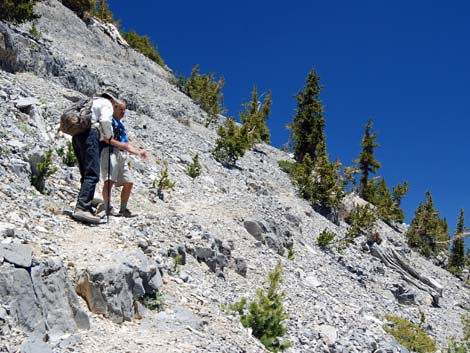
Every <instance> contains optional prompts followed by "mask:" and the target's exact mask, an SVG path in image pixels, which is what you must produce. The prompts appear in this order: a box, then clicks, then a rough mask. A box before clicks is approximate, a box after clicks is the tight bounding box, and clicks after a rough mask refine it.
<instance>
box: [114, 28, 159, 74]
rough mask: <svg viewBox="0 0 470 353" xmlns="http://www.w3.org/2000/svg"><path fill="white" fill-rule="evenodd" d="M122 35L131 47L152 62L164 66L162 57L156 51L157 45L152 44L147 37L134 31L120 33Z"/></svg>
mask: <svg viewBox="0 0 470 353" xmlns="http://www.w3.org/2000/svg"><path fill="white" fill-rule="evenodd" d="M122 36H123V37H124V39H125V40H126V42H127V43H128V44H129V45H130V46H131V47H132V48H134V49H135V50H137V51H139V52H141V53H142V54H144V55H145V56H146V57H147V58H149V59H150V60H152V61H153V62H156V63H157V64H158V65H160V66H162V67H164V66H165V63H164V62H163V59H162V57H161V56H160V53H159V52H158V48H157V46H156V45H154V44H152V42H151V41H150V38H149V37H147V36H141V35H138V34H137V33H136V32H135V31H130V32H128V33H122Z"/></svg>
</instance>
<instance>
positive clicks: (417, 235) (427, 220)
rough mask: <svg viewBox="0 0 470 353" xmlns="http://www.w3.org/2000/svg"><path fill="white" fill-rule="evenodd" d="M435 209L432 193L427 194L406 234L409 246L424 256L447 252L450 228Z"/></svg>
mask: <svg viewBox="0 0 470 353" xmlns="http://www.w3.org/2000/svg"><path fill="white" fill-rule="evenodd" d="M438 216H439V212H438V211H436V210H435V209H434V203H433V200H432V196H431V193H430V192H429V191H428V192H426V201H425V202H424V203H420V204H419V206H418V209H417V210H416V212H415V216H414V218H413V219H412V221H411V225H410V228H409V229H408V232H407V233H406V236H407V238H408V245H409V246H410V247H412V248H415V249H416V250H417V251H418V252H420V253H421V254H423V255H424V256H427V257H429V256H431V255H434V254H437V253H438V252H439V251H443V250H447V242H448V241H449V239H450V238H449V228H448V226H447V221H446V220H445V219H440V218H439V217H438Z"/></svg>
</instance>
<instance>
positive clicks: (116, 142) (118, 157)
mask: <svg viewBox="0 0 470 353" xmlns="http://www.w3.org/2000/svg"><path fill="white" fill-rule="evenodd" d="M125 111H126V103H125V102H121V103H120V104H119V105H118V107H117V109H115V111H114V115H113V138H112V139H111V159H110V171H109V179H108V163H109V160H108V153H109V146H108V145H106V146H105V147H103V148H102V151H101V158H100V159H101V160H100V164H101V175H103V176H104V178H105V182H104V185H103V200H104V205H103V207H101V209H100V210H98V213H99V212H100V211H104V210H105V209H106V205H108V197H109V195H108V190H109V191H111V188H112V187H113V186H117V187H121V186H122V191H121V205H120V208H119V212H117V211H116V210H115V209H114V208H113V207H110V208H109V209H108V211H107V214H108V215H111V216H122V217H134V216H135V214H134V213H132V212H131V211H130V210H129V209H128V208H127V204H128V202H129V198H130V195H131V191H132V187H133V185H134V183H133V178H132V176H131V173H130V170H129V163H128V157H129V153H131V154H134V155H136V156H139V157H140V158H142V159H146V158H147V157H148V153H147V151H145V150H140V149H138V148H135V147H134V146H132V145H131V144H130V143H129V139H128V137H127V132H126V128H125V127H124V124H123V123H122V121H121V120H122V118H123V117H124V115H125ZM109 205H111V202H109Z"/></svg>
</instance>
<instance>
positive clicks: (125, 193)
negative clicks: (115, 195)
mask: <svg viewBox="0 0 470 353" xmlns="http://www.w3.org/2000/svg"><path fill="white" fill-rule="evenodd" d="M133 185H134V184H133V183H124V184H122V191H121V211H122V208H123V206H124V208H126V207H127V202H128V201H129V197H130V196H131V191H132V186H133Z"/></svg>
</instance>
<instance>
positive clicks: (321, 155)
mask: <svg viewBox="0 0 470 353" xmlns="http://www.w3.org/2000/svg"><path fill="white" fill-rule="evenodd" d="M316 155H317V160H316V163H315V168H314V171H315V175H314V178H315V180H314V182H313V185H312V198H311V201H312V203H313V204H314V205H322V206H329V207H337V206H338V205H339V203H340V202H341V199H342V198H343V196H344V189H343V187H342V185H341V184H340V182H339V180H338V172H339V170H338V164H337V163H331V162H330V161H329V160H328V154H327V153H326V145H325V140H321V141H320V142H319V144H318V145H317V151H316Z"/></svg>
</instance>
